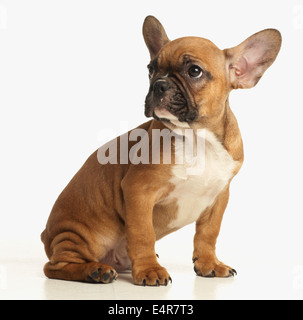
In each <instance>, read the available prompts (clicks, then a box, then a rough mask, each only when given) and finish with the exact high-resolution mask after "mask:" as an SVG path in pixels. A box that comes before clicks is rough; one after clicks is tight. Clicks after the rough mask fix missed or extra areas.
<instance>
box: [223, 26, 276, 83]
mask: <svg viewBox="0 0 303 320" xmlns="http://www.w3.org/2000/svg"><path fill="white" fill-rule="evenodd" d="M281 42H282V37H281V34H280V32H279V31H278V30H275V29H267V30H263V31H261V32H258V33H256V34H254V35H253V36H251V37H249V38H248V39H247V40H245V41H244V42H242V43H241V44H240V45H238V46H237V47H234V48H231V49H226V50H224V52H225V56H226V60H227V68H228V72H229V77H230V82H231V86H232V88H233V89H238V88H245V89H248V88H252V87H254V86H255V85H256V84H257V83H258V81H259V80H260V79H261V77H262V75H263V73H264V72H265V70H266V69H267V68H268V67H270V66H271V65H272V63H273V62H274V61H275V59H276V57H277V55H278V53H279V50H280V47H281Z"/></svg>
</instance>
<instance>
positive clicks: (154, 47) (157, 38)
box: [143, 16, 170, 59]
mask: <svg viewBox="0 0 303 320" xmlns="http://www.w3.org/2000/svg"><path fill="white" fill-rule="evenodd" d="M143 37H144V41H145V43H146V45H147V48H148V50H149V53H150V57H151V59H153V58H154V57H155V56H156V55H157V54H158V52H159V51H160V49H161V48H162V47H163V46H164V45H166V44H167V43H168V42H169V41H170V40H169V39H168V37H167V35H166V32H165V30H164V28H163V26H162V24H161V23H160V22H159V21H158V20H157V19H156V18H155V17H153V16H147V17H146V18H145V20H144V23H143Z"/></svg>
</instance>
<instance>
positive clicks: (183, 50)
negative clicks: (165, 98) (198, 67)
mask: <svg viewBox="0 0 303 320" xmlns="http://www.w3.org/2000/svg"><path fill="white" fill-rule="evenodd" d="M186 59H190V60H192V62H193V63H195V62H196V63H199V62H200V63H201V64H202V66H203V67H204V68H206V70H208V71H210V72H212V73H222V70H224V69H225V68H224V65H225V55H224V53H223V51H222V50H220V49H219V48H218V47H217V46H216V45H215V44H213V43H212V42H211V41H209V40H207V39H203V38H198V37H186V38H180V39H176V40H173V41H171V42H169V43H168V44H166V45H165V46H164V47H163V48H162V49H161V51H160V52H159V55H158V56H157V58H156V60H157V64H158V66H159V67H160V68H161V67H162V68H169V67H177V66H180V65H181V64H183V63H184V60H186Z"/></svg>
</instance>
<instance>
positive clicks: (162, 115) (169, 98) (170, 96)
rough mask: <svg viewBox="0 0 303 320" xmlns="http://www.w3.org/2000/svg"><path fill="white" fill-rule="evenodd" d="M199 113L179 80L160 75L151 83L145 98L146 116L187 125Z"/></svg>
mask: <svg viewBox="0 0 303 320" xmlns="http://www.w3.org/2000/svg"><path fill="white" fill-rule="evenodd" d="M197 114H198V111H197V108H196V107H195V106H193V103H192V99H190V97H189V95H188V93H187V91H186V90H185V89H184V87H183V85H182V84H181V83H179V81H178V80H176V79H173V78H168V77H166V78H161V77H160V78H157V79H155V80H154V81H153V82H152V83H151V85H150V89H149V92H148V94H147V96H146V99H145V116H146V117H153V118H155V119H156V120H160V121H164V122H168V121H170V122H172V123H174V124H176V122H178V123H179V124H180V126H185V125H188V124H190V123H191V122H193V121H194V120H195V119H196V117H197Z"/></svg>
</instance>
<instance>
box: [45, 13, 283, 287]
mask: <svg viewBox="0 0 303 320" xmlns="http://www.w3.org/2000/svg"><path fill="white" fill-rule="evenodd" d="M143 35H144V40H145V43H146V45H147V47H148V49H149V52H150V58H151V60H150V63H149V65H148V69H149V78H150V87H149V91H148V94H147V97H146V101H145V115H146V116H147V117H153V120H151V121H149V122H147V123H144V124H142V125H140V126H139V127H138V128H136V129H133V130H131V131H129V132H128V133H126V134H124V135H122V136H120V137H118V138H117V139H114V140H113V141H111V142H109V143H108V144H106V145H105V146H103V147H101V148H100V149H99V150H97V151H96V152H94V153H93V154H92V155H91V156H90V157H89V158H88V160H87V161H86V162H85V164H84V165H83V167H82V168H81V169H80V170H79V171H78V173H77V174H76V175H75V176H74V177H73V179H72V180H71V181H70V183H69V184H68V185H67V187H66V188H65V189H64V190H63V192H62V193H61V195H60V196H59V198H58V199H57V201H56V203H55V204H54V206H53V209H52V211H51V214H50V217H49V219H48V222H47V225H46V229H45V230H44V231H43V232H42V234H41V239H42V241H43V243H44V246H45V251H46V254H47V256H48V258H49V262H48V263H47V264H46V265H45V267H44V272H45V275H46V276H47V277H49V278H54V279H64V280H75V281H85V282H93V283H110V282H112V281H113V280H115V279H116V278H117V275H118V274H117V272H119V271H122V270H125V269H131V270H132V276H133V280H134V283H135V284H136V285H148V286H160V285H167V284H168V283H169V282H170V281H171V277H170V275H169V273H168V272H167V270H166V269H165V268H164V267H162V266H161V265H160V264H159V263H158V259H157V255H156V253H155V241H156V240H158V239H161V238H162V237H164V236H165V235H167V234H169V233H171V232H174V231H176V230H178V229H180V228H182V227H183V226H185V225H187V224H190V223H193V222H195V223H196V234H195V236H194V252H193V263H194V270H195V272H196V274H197V275H199V276H203V277H230V276H234V275H235V274H236V271H235V269H233V268H232V267H229V266H228V265H226V264H224V263H222V262H221V261H219V260H218V258H217V256H216V252H215V248H216V240H217V237H218V235H219V231H220V225H221V221H222V217H223V214H224V211H225V208H226V206H227V203H228V199H229V185H230V183H231V180H232V178H233V177H234V176H235V175H236V174H237V173H238V171H239V170H240V168H241V165H242V163H243V144H242V139H241V134H240V131H239V128H238V124H237V120H236V118H235V116H234V114H233V113H232V111H231V108H230V106H229V94H230V92H231V90H233V89H238V88H246V89H247V88H252V87H254V86H255V85H256V84H257V83H258V81H259V80H260V78H261V77H262V75H263V73H264V72H265V70H266V69H267V68H268V67H269V66H270V65H271V64H272V63H273V62H274V60H275V58H276V56H277V54H278V52H279V50H280V46H281V35H280V33H279V31H277V30H274V29H267V30H264V31H261V32H258V33H256V34H254V35H253V36H251V37H249V38H248V39H247V40H245V41H244V42H242V43H241V44H239V45H238V46H236V47H233V48H230V49H225V50H220V49H219V48H218V47H217V46H215V45H214V44H213V43H212V42H211V41H209V40H206V39H203V38H198V37H185V38H180V39H177V40H174V41H170V40H169V39H168V37H167V35H166V32H165V30H164V28H163V27H162V25H161V24H160V22H159V21H158V20H157V19H156V18H154V17H152V16H148V17H147V18H146V19H145V21H144V25H143ZM189 154H190V155H191V156H189ZM180 241H181V240H180Z"/></svg>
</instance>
